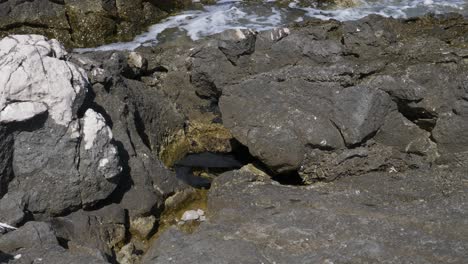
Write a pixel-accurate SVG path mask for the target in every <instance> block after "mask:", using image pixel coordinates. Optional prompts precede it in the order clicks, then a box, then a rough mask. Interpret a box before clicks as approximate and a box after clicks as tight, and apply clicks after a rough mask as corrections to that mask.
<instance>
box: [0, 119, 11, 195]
mask: <svg viewBox="0 0 468 264" xmlns="http://www.w3.org/2000/svg"><path fill="white" fill-rule="evenodd" d="M0 149H1V150H2V151H1V152H0V198H1V197H2V196H3V195H4V194H5V193H6V192H7V190H8V188H7V186H8V183H9V182H10V180H11V179H12V178H13V170H12V166H11V165H12V160H13V135H11V134H10V133H8V131H7V128H6V127H5V126H0Z"/></svg>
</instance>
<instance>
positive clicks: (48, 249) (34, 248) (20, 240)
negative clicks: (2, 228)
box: [0, 222, 108, 264]
mask: <svg viewBox="0 0 468 264" xmlns="http://www.w3.org/2000/svg"><path fill="white" fill-rule="evenodd" d="M0 248H1V251H2V252H4V253H6V254H8V255H9V256H11V258H10V260H14V262H18V263H34V262H45V263H51V264H59V263H63V261H66V262H67V263H73V264H84V263H91V264H104V263H108V262H107V261H105V260H104V259H102V258H94V257H91V256H89V255H83V254H72V253H70V252H69V251H67V250H65V249H64V248H63V247H61V246H60V245H59V243H58V241H57V238H56V237H55V235H54V232H53V230H52V229H51V227H50V225H48V224H46V223H43V222H28V223H26V224H25V225H24V226H23V227H21V228H20V229H18V230H16V231H14V232H10V233H8V234H6V235H3V236H0ZM2 255H3V254H2ZM2 255H0V259H1V257H3V256H2Z"/></svg>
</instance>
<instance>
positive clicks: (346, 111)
mask: <svg viewBox="0 0 468 264" xmlns="http://www.w3.org/2000/svg"><path fill="white" fill-rule="evenodd" d="M334 103H335V114H334V121H335V124H336V125H337V126H338V127H339V129H340V131H341V134H342V135H343V139H344V141H345V143H346V145H347V146H353V145H357V144H360V143H362V142H363V141H364V140H365V139H366V138H369V137H372V136H373V135H374V134H375V132H377V130H378V129H379V128H380V127H381V126H382V125H383V122H384V119H385V116H386V115H387V114H388V113H389V112H390V110H391V109H392V107H393V108H396V106H394V105H393V102H392V100H391V99H390V96H388V95H387V94H386V93H384V92H382V91H379V90H373V89H369V88H363V87H359V86H356V87H350V88H347V89H344V90H343V91H341V92H339V94H338V95H337V96H336V98H335V101H334Z"/></svg>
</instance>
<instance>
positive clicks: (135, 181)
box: [73, 52, 184, 217]
mask: <svg viewBox="0 0 468 264" xmlns="http://www.w3.org/2000/svg"><path fill="white" fill-rule="evenodd" d="M135 56H137V55H135ZM129 57H130V56H129V55H127V54H125V53H120V52H115V53H112V52H104V53H96V54H84V55H76V54H75V55H73V61H75V62H76V63H78V64H79V65H82V66H83V67H84V68H85V69H86V70H87V72H88V76H89V77H90V80H91V82H92V83H93V86H92V93H93V95H94V96H93V97H94V98H93V101H92V102H88V104H89V106H90V107H92V108H93V109H96V110H97V111H98V112H99V113H101V114H102V115H103V116H104V117H105V119H106V122H108V123H109V124H111V125H112V131H113V137H114V139H115V141H116V145H117V147H118V151H119V152H120V153H123V160H124V166H123V172H122V175H123V176H122V177H124V180H123V182H122V184H121V185H120V187H119V189H118V190H117V191H116V192H115V193H114V197H113V198H112V199H113V200H114V201H115V202H118V203H121V205H122V206H123V207H124V208H125V209H127V210H128V211H129V213H130V215H131V216H132V217H134V216H148V215H151V214H152V213H157V212H158V208H159V207H160V206H161V205H162V204H163V202H164V199H165V198H166V197H167V196H168V195H170V194H172V193H173V192H175V191H176V190H178V189H179V188H180V187H181V185H180V183H179V182H178V181H177V179H176V177H175V174H174V173H173V172H171V171H170V170H168V169H167V168H165V167H164V165H163V164H162V162H161V161H160V160H159V159H158V158H157V157H156V155H157V154H158V153H157V150H158V149H159V148H160V146H161V145H162V144H163V142H164V140H165V137H166V136H168V135H170V134H171V133H173V132H174V131H177V130H178V129H180V128H181V127H183V124H184V120H183V118H182V116H181V115H180V114H179V113H178V112H177V110H176V108H175V106H174V105H173V104H172V103H171V102H170V101H169V100H168V99H167V98H166V97H165V96H164V95H163V94H162V93H161V92H160V91H158V90H156V89H154V88H152V87H149V86H147V85H145V84H144V83H143V82H141V81H139V79H140V77H141V74H142V73H143V72H135V71H133V70H132V68H131V67H130V66H129Z"/></svg>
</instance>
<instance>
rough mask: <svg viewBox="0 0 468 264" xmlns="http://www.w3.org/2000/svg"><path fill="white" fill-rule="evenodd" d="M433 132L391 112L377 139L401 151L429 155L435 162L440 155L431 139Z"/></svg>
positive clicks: (429, 158) (430, 159) (431, 160)
mask: <svg viewBox="0 0 468 264" xmlns="http://www.w3.org/2000/svg"><path fill="white" fill-rule="evenodd" d="M430 137H431V134H430V133H429V132H427V131H425V130H423V129H421V128H419V127H418V126H417V125H415V124H414V123H413V122H411V121H409V120H408V119H406V118H405V117H404V116H402V115H401V114H400V113H392V114H389V115H388V116H387V118H386V120H385V123H384V125H383V126H382V127H381V129H380V130H379V132H378V133H377V135H376V136H375V139H376V141H378V142H380V143H383V144H385V145H387V146H393V147H396V148H398V150H400V151H401V152H407V153H415V154H418V155H423V156H427V159H428V161H430V162H433V161H435V160H436V159H437V158H438V157H439V154H438V150H437V145H436V143H435V142H433V141H432V140H431V138H430Z"/></svg>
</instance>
